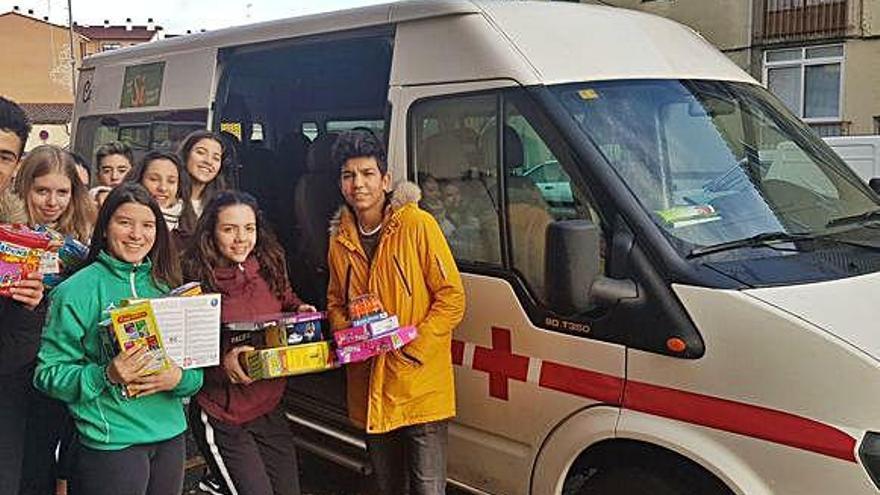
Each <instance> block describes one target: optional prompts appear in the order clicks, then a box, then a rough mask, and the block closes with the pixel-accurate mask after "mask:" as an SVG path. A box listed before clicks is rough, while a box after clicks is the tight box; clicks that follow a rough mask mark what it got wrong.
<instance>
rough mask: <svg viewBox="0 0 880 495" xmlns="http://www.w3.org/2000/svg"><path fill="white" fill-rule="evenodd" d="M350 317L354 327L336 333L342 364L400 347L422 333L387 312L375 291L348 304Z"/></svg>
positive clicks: (338, 358)
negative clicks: (400, 322) (401, 322)
mask: <svg viewBox="0 0 880 495" xmlns="http://www.w3.org/2000/svg"><path fill="white" fill-rule="evenodd" d="M348 316H349V320H350V321H351V326H350V327H349V328H345V329H342V330H337V331H336V332H334V334H333V340H335V341H336V346H337V348H336V359H337V361H338V362H339V363H340V364H348V363H357V362H361V361H366V360H367V359H370V358H371V357H374V356H377V355H379V354H383V353H386V352H389V351H393V350H395V349H400V348H401V347H403V346H404V345H406V344H408V343H410V342H412V341H413V340H414V339H415V338H416V337H417V336H418V331H417V330H416V327H414V326H403V327H401V326H400V324H399V322H398V320H397V316H396V315H389V314H388V313H386V312H385V310H384V309H383V308H382V303H381V301H379V298H378V297H377V296H375V295H374V294H365V295H362V296H358V297H356V298H355V299H353V300H352V301H351V302H350V303H349V305H348Z"/></svg>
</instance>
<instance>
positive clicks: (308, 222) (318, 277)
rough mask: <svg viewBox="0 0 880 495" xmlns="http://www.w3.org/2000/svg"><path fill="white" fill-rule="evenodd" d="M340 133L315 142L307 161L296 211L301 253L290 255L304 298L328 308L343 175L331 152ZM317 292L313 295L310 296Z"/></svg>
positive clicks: (297, 191) (295, 197) (296, 197)
mask: <svg viewBox="0 0 880 495" xmlns="http://www.w3.org/2000/svg"><path fill="white" fill-rule="evenodd" d="M338 136H339V135H338V134H337V133H326V134H321V135H319V136H317V137H316V138H315V141H314V142H312V144H311V146H310V147H309V150H308V155H307V157H306V170H305V173H303V174H302V176H301V177H300V178H299V180H298V181H297V183H296V187H295V190H294V195H293V211H294V216H295V218H296V224H297V225H298V226H299V228H300V234H301V235H300V238H299V239H298V240H296V241H295V244H296V245H298V247H299V249H298V253H296V254H295V253H293V252H291V251H292V250H290V251H288V258H289V259H290V258H291V256H293V259H291V260H290V261H291V269H292V270H294V277H293V278H294V279H295V280H299V281H302V282H301V283H298V284H295V285H298V287H296V288H297V289H298V290H300V291H301V296H303V297H306V298H309V299H305V300H312V301H317V302H320V303H321V305H323V304H324V302H325V299H326V297H327V295H326V291H325V289H326V287H327V280H328V271H327V247H328V240H329V234H328V231H329V228H330V219H331V217H332V216H333V214H334V213H335V212H336V210H337V209H338V208H339V206H340V205H341V204H342V201H343V200H342V193H341V192H340V191H339V182H338V180H337V178H338V177H339V171H338V170H336V168H335V167H334V166H333V163H332V160H331V150H332V148H333V144H334V143H335V142H336V138H337V137H338ZM309 292H313V293H309Z"/></svg>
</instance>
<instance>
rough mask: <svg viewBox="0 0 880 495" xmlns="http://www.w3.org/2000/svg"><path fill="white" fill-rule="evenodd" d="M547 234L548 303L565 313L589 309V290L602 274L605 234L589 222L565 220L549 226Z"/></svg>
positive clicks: (545, 269)
mask: <svg viewBox="0 0 880 495" xmlns="http://www.w3.org/2000/svg"><path fill="white" fill-rule="evenodd" d="M545 235H546V237H545V250H546V251H545V252H546V253H547V255H546V256H545V261H544V263H545V264H544V287H545V288H546V289H545V290H546V294H547V303H548V304H549V306H550V307H551V308H552V309H553V310H554V311H556V312H558V313H561V314H576V313H583V312H584V311H587V310H589V309H590V308H591V303H590V290H589V288H590V285H591V284H592V283H593V281H594V280H595V279H596V276H597V275H598V274H599V273H600V272H601V270H600V261H599V260H600V255H601V252H600V249H601V238H602V233H601V232H600V231H599V228H598V227H597V226H596V225H595V224H593V222H590V221H589V220H562V221H558V222H553V223H551V224H550V225H548V226H547V232H546V234H545Z"/></svg>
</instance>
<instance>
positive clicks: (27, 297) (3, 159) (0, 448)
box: [0, 97, 43, 494]
mask: <svg viewBox="0 0 880 495" xmlns="http://www.w3.org/2000/svg"><path fill="white" fill-rule="evenodd" d="M30 130H31V126H30V124H29V123H28V120H27V117H26V116H25V114H24V111H22V109H21V108H20V107H19V106H18V105H16V104H15V103H14V102H12V101H10V100H7V99H6V98H3V97H0V223H25V222H27V216H26V214H25V210H24V205H23V204H22V202H21V200H20V199H18V197H17V196H16V195H15V194H13V192H12V190H11V189H12V188H11V186H10V184H11V182H12V177H13V176H14V175H15V169H16V168H17V167H18V162H19V160H20V159H21V155H22V154H23V153H24V145H25V142H26V141H27V137H28V134H29V133H30ZM42 299H43V284H42V281H41V276H40V275H39V274H32V275H31V276H30V278H29V279H27V280H23V281H21V282H20V283H19V284H18V285H17V286H16V287H13V288H12V296H11V297H0V493H4V494H6V493H9V494H16V493H18V491H19V483H20V481H21V474H22V462H23V457H24V448H25V424H26V423H25V420H26V418H27V416H28V409H29V406H30V404H31V402H32V400H33V395H34V393H35V392H34V389H33V386H32V385H31V380H32V379H33V375H34V363H35V361H36V356H37V348H38V347H39V345H40V331H41V329H42V327H43V312H42V311H40V310H38V309H37V307H38V306H39V304H40V302H41V301H42Z"/></svg>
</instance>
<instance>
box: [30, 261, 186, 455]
mask: <svg viewBox="0 0 880 495" xmlns="http://www.w3.org/2000/svg"><path fill="white" fill-rule="evenodd" d="M150 268H151V264H150V262H149V260H145V261H144V262H143V263H141V264H139V265H133V264H131V263H126V262H124V261H120V260H119V259H117V258H114V257H113V256H110V255H109V254H107V253H106V252H102V253H101V254H100V255H99V256H98V259H97V260H96V261H95V262H94V263H92V264H90V265H88V266H86V267H85V268H83V269H81V270H80V271H79V272H77V273H76V274H74V275H73V276H71V277H70V278H69V279H67V280H65V281H64V282H62V283H61V284H60V285H59V286H58V287H56V288H55V289H54V290H53V291H52V294H51V296H50V305H49V312H48V315H47V317H46V324H45V326H44V328H43V340H42V343H41V346H40V352H39V354H38V355H37V369H36V373H35V376H34V385H36V387H37V388H38V389H40V390H42V391H43V392H45V393H46V394H47V395H49V396H50V397H54V398H56V399H59V400H62V401H64V402H66V403H67V405H68V407H69V408H70V412H71V414H72V415H73V418H74V421H75V422H76V426H77V430H78V431H79V435H80V441H81V442H82V443H83V444H84V445H86V446H87V447H90V448H93V449H99V450H119V449H124V448H126V447H129V446H131V445H137V444H146V443H153V442H160V441H163V440H168V439H170V438H173V437H175V436H177V435H179V434H180V433H182V432H183V431H184V430H185V429H186V418H185V415H184V412H183V404H182V398H184V397H188V396H191V395H193V394H195V393H196V392H197V391H198V390H199V388H200V387H201V386H202V370H184V372H183V378H182V379H181V380H180V383H179V384H178V385H177V387H176V388H175V389H174V390H171V391H168V392H159V393H156V394H153V395H149V396H146V397H139V398H136V399H128V398H125V397H123V395H122V393H121V389H120V387H118V386H114V385H113V384H111V383H110V382H109V381H108V380H107V378H106V374H105V368H106V366H107V364H109V363H110V361H111V360H112V359H113V357H114V356H112V355H109V353H108V352H107V351H106V350H105V346H104V345H103V340H102V337H101V334H100V333H99V331H100V330H99V326H98V324H99V322H101V321H103V320H104V319H106V318H107V317H108V316H109V314H108V312H107V310H108V309H110V308H112V307H113V306H114V305H116V304H117V303H118V302H119V301H120V300H121V299H125V298H129V297H157V296H161V295H162V294H163V293H165V292H167V289H166V288H165V287H160V286H157V285H156V284H155V283H154V282H153V279H152V276H151V275H150Z"/></svg>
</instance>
